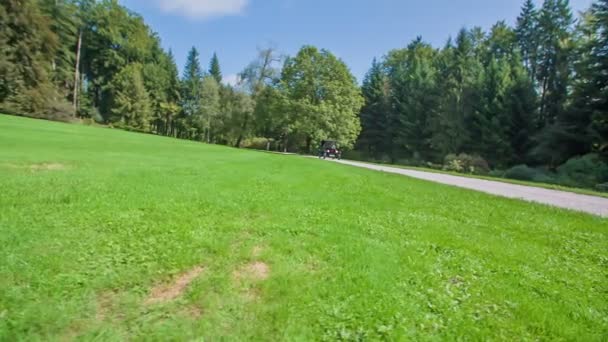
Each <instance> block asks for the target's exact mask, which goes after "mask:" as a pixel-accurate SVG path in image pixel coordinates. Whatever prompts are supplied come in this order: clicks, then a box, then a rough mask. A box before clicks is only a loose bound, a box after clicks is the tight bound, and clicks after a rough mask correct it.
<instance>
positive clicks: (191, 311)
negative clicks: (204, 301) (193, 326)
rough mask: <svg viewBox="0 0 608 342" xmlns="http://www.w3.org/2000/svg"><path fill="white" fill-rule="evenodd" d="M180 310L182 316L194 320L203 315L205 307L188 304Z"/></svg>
mask: <svg viewBox="0 0 608 342" xmlns="http://www.w3.org/2000/svg"><path fill="white" fill-rule="evenodd" d="M180 312H181V315H182V316H184V317H187V318H189V319H193V320H196V319H199V318H201V317H202V316H203V309H201V308H199V307H198V306H194V305H190V306H187V307H185V308H183V309H182V310H181V311H180Z"/></svg>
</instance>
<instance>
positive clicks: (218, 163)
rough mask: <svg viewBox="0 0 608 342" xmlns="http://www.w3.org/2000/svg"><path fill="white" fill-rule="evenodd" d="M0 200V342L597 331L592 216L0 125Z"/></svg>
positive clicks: (72, 129)
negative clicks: (175, 288)
mask: <svg viewBox="0 0 608 342" xmlns="http://www.w3.org/2000/svg"><path fill="white" fill-rule="evenodd" d="M0 189H1V191H0V209H1V210H0V246H1V247H0V261H1V262H0V340H3V341H4V340H6V341H14V340H28V341H30V340H45V341H46V340H51V341H52V340H71V339H76V338H78V339H81V340H94V339H96V340H104V341H105V340H125V339H131V340H195V339H196V340H199V339H203V340H221V339H226V340H268V341H277V340H320V339H328V340H335V339H345V340H357V339H359V340H361V339H369V340H377V339H387V340H455V339H468V340H546V341H553V340H581V341H602V340H606V337H607V336H608V281H607V279H608V255H607V251H608V220H606V219H601V218H599V217H594V216H591V215H586V214H582V213H575V212H569V211H565V210H559V209H555V208H551V207H547V206H543V205H538V204H530V203H525V202H521V201H517V200H510V199H503V198H497V197H493V196H490V195H486V194H482V193H478V192H473V191H467V190H462V189H458V188H453V187H449V186H443V185H439V184H432V183H428V182H424V181H419V180H415V179H409V178H407V177H402V176H398V175H390V174H384V173H379V172H373V171H369V170H364V169H358V168H353V167H349V166H344V165H339V164H335V163H327V162H323V161H319V160H316V159H312V158H299V157H293V156H281V155H274V154H267V153H257V152H250V151H241V150H236V149H230V148H224V147H218V146H208V145H204V144H198V143H194V142H187V141H180V140H173V139H168V138H162V137H157V136H151V135H142V134H135V133H128V132H123V131H119V130H111V129H102V128H94V127H86V126H78V125H67V124H60V123H52V122H44V121H36V120H31V119H24V118H17V117H9V116H1V115H0ZM252 265H257V266H260V265H262V266H266V267H267V271H268V274H267V278H265V277H263V276H262V275H258V276H256V274H253V273H252V272H253V271H248V269H249V268H251V267H253V266H252ZM199 266H200V267H202V268H203V269H204V270H203V272H202V273H201V274H200V276H198V277H196V278H194V279H193V281H192V282H191V283H190V284H189V286H187V287H184V291H183V293H181V295H179V296H177V297H176V298H174V299H173V300H166V301H162V302H157V303H150V302H149V296H150V292H151V291H153V290H152V289H153V288H155V286H158V284H162V283H165V282H166V283H169V284H170V283H171V282H172V281H174V280H172V279H176V278H178V277H180V275H181V274H183V273H184V272H188V271H190V270H193V269H195V268H196V267H199ZM178 294H179V293H178Z"/></svg>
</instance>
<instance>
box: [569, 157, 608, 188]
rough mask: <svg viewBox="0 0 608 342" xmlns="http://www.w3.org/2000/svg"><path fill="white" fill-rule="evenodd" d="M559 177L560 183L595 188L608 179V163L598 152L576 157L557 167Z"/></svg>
mask: <svg viewBox="0 0 608 342" xmlns="http://www.w3.org/2000/svg"><path fill="white" fill-rule="evenodd" d="M557 178H558V181H559V182H560V184H564V185H569V186H580V187H586V188H594V187H595V186H596V185H597V184H599V183H604V182H606V181H608V164H606V163H604V162H603V161H602V160H601V159H600V157H599V156H598V155H597V154H587V155H584V156H580V157H574V158H571V159H569V160H568V161H567V162H566V163H565V164H563V165H562V166H560V167H558V168H557Z"/></svg>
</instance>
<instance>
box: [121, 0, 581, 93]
mask: <svg viewBox="0 0 608 342" xmlns="http://www.w3.org/2000/svg"><path fill="white" fill-rule="evenodd" d="M540 1H541V0H537V3H540ZM121 3H122V4H124V5H125V6H127V7H128V8H129V9H131V10H134V11H135V12H137V13H139V14H141V15H143V17H144V18H145V20H146V22H147V23H148V24H149V25H150V26H151V27H152V29H153V30H154V31H156V32H158V34H159V35H160V37H161V39H162V42H163V46H164V47H165V48H167V49H169V48H170V49H172V50H173V53H174V54H175V57H176V60H177V63H178V66H179V67H180V72H181V70H182V66H183V65H184V62H185V59H186V54H187V52H188V50H189V49H190V48H191V47H192V46H196V47H197V49H198V50H199V51H200V53H201V63H202V64H203V67H205V68H206V67H207V64H208V60H209V59H210V58H211V55H212V54H213V52H214V51H215V52H217V54H218V56H219V59H220V63H221V67H222V72H223V74H224V77H225V79H226V80H227V81H230V80H232V79H233V78H234V75H236V74H237V73H238V72H239V71H241V70H242V69H243V68H244V67H245V66H246V65H247V64H248V63H249V62H250V61H251V60H252V59H253V58H255V56H256V48H257V47H265V46H268V45H272V46H274V47H276V48H277V49H278V50H279V51H280V52H281V53H284V54H289V55H293V54H295V53H296V52H297V51H298V49H299V48H300V47H301V46H302V45H304V44H312V45H315V46H318V47H320V48H326V49H329V50H330V51H331V52H333V53H334V54H335V55H337V56H338V57H340V58H341V59H342V60H344V61H345V62H346V63H347V64H348V66H349V67H350V68H351V71H352V72H353V74H354V75H355V76H356V77H357V79H358V80H359V82H360V81H361V78H362V77H363V75H364V74H365V73H366V72H367V70H368V69H369V67H370V65H371V61H372V59H373V58H374V57H381V56H383V55H384V54H385V53H386V52H388V51H389V50H391V49H394V48H399V47H403V46H405V45H407V43H408V42H410V41H411V40H412V39H414V38H415V37H416V36H418V35H421V36H422V37H423V39H424V40H425V41H428V42H430V43H432V44H433V45H435V46H438V47H439V46H442V45H443V44H444V43H445V41H446V40H447V38H448V36H450V35H455V34H456V32H457V31H458V30H459V29H460V28H461V27H463V26H465V27H472V26H481V27H483V28H486V29H487V28H489V27H491V26H492V24H494V23H495V22H496V21H498V20H506V21H507V22H509V23H513V22H514V21H515V18H516V17H517V15H518V13H519V10H520V7H521V5H522V3H523V0H423V1H420V0H121ZM591 3H592V0H571V4H572V7H573V9H574V10H575V12H577V11H580V10H584V9H587V8H588V7H589V6H590V4H591Z"/></svg>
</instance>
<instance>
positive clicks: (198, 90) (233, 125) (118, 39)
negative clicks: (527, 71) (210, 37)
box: [0, 0, 363, 150]
mask: <svg viewBox="0 0 608 342" xmlns="http://www.w3.org/2000/svg"><path fill="white" fill-rule="evenodd" d="M0 20H1V21H2V23H3V24H4V23H5V25H2V28H1V29H0V43H1V44H2V46H3V48H4V47H6V53H3V54H2V55H0V108H1V109H2V110H4V111H7V112H12V113H18V114H28V115H33V116H40V117H45V118H50V119H58V120H70V119H73V118H77V117H78V118H89V119H92V120H95V121H97V122H99V123H104V124H109V125H112V126H114V127H120V128H125V129H129V130H137V131H142V132H151V133H155V134H160V135H167V136H173V137H177V138H183V139H192V140H198V141H204V142H208V143H218V144H228V145H234V146H241V145H242V144H243V142H244V140H247V139H251V138H253V137H256V136H258V137H266V140H267V142H268V143H270V142H272V143H273V148H280V149H282V150H288V149H289V150H294V149H295V150H306V149H307V150H311V149H312V146H313V145H314V144H316V143H317V142H318V141H320V140H321V139H323V138H325V137H327V136H333V137H335V138H336V139H339V140H342V141H344V143H345V144H346V145H350V146H352V145H353V144H354V142H355V140H356V138H357V136H358V133H359V131H360V125H359V118H358V113H359V109H360V107H361V106H362V104H363V98H362V96H361V94H360V89H359V87H358V85H357V83H356V80H355V78H354V77H353V76H352V75H351V73H350V71H349V70H348V68H347V67H346V65H345V64H344V63H343V62H342V61H340V60H339V59H337V58H336V57H335V56H333V55H332V54H331V53H330V52H329V51H326V50H319V49H317V48H315V47H312V46H305V47H303V48H302V50H301V51H300V52H299V53H298V54H297V55H296V56H295V57H284V56H280V55H279V54H278V53H277V52H276V51H275V50H274V49H262V50H260V51H259V56H258V58H256V59H255V60H254V61H252V62H251V63H250V64H249V65H248V66H247V67H246V68H245V69H244V70H243V71H242V72H241V73H240V75H239V76H240V77H239V78H240V80H239V84H238V85H237V86H228V85H225V84H223V83H222V73H221V67H220V63H219V58H218V56H217V55H215V54H214V55H213V57H212V58H211V61H210V63H209V67H208V68H203V67H202V65H201V56H200V54H199V52H198V51H197V50H196V49H195V48H192V50H191V51H190V52H189V54H188V58H187V61H186V65H185V68H184V70H183V73H182V74H181V77H180V73H179V71H178V69H177V66H176V63H175V60H174V57H173V55H172V53H171V52H170V51H164V50H163V49H162V48H161V43H160V39H159V37H158V36H157V34H156V33H154V32H153V31H152V30H151V28H150V27H148V26H147V25H146V24H145V22H144V20H143V18H142V17H141V16H139V15H138V14H136V13H133V12H131V11H129V10H128V9H127V8H125V7H123V6H122V5H120V4H119V3H118V1H117V0H102V1H95V0H4V1H2V3H1V4H0ZM338 123H339V124H338Z"/></svg>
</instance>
